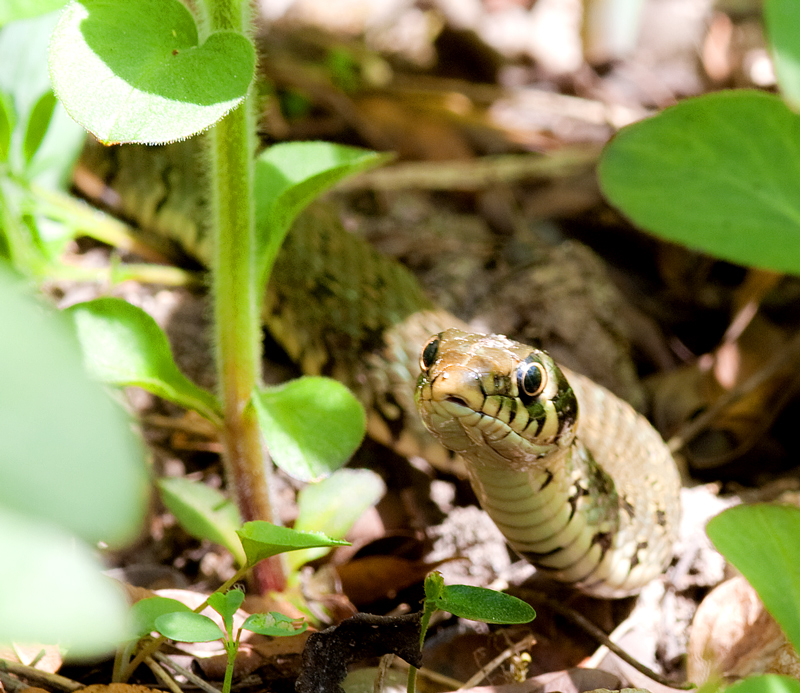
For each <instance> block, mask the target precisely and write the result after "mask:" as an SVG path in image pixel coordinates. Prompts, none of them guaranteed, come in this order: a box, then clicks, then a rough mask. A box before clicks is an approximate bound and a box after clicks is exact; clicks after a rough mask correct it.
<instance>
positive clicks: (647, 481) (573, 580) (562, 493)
mask: <svg viewBox="0 0 800 693" xmlns="http://www.w3.org/2000/svg"><path fill="white" fill-rule="evenodd" d="M192 142H193V141H191V140H189V141H187V142H181V143H175V144H171V145H167V146H164V147H148V148H142V147H134V146H121V147H114V148H105V147H99V146H97V145H92V144H90V145H88V146H87V149H86V150H85V152H84V154H83V156H82V161H81V165H80V167H79V169H78V170H79V171H82V172H84V174H85V173H86V172H89V175H90V177H94V178H96V179H99V180H100V181H101V182H102V185H103V186H104V187H102V193H98V192H97V189H98V188H97V186H96V185H89V186H87V185H81V184H78V187H79V188H80V189H82V190H84V192H87V193H89V196H91V197H94V198H95V199H101V200H104V201H106V202H108V201H109V200H111V201H112V202H113V204H112V205H111V206H112V207H113V211H114V212H115V213H117V214H118V215H120V216H122V217H124V218H128V219H132V220H135V221H136V222H137V223H138V224H139V225H140V226H142V227H143V228H145V229H148V230H149V231H150V232H153V233H155V234H158V235H159V236H161V237H166V238H168V239H171V240H172V241H175V242H177V243H178V244H179V246H180V247H181V248H182V249H183V250H185V251H187V252H189V253H190V254H192V255H194V256H195V257H196V258H197V259H199V260H200V261H201V262H204V263H208V261H209V259H210V242H209V236H208V232H207V230H206V229H205V227H204V224H203V221H202V220H203V219H204V218H206V217H207V214H206V212H205V206H204V205H205V203H204V201H203V197H202V195H201V193H200V192H199V191H200V190H202V187H203V186H202V185H201V180H200V174H199V173H198V169H199V167H198V165H197V164H198V156H199V155H198V150H197V148H196V145H193V144H192ZM77 180H79V179H78V178H77V177H76V181H77ZM84 180H85V178H84ZM91 191H94V192H91ZM532 298H533V299H534V300H535V297H532ZM262 319H263V322H264V324H265V325H266V327H267V328H268V330H269V331H270V332H271V334H272V335H273V337H274V338H275V339H276V341H277V342H278V343H279V344H280V345H281V346H282V347H283V349H284V350H285V351H286V353H287V354H288V356H289V357H290V358H292V359H293V360H294V361H295V362H296V363H297V364H298V365H299V366H300V368H301V369H302V371H304V372H305V373H307V374H313V375H318V374H319V375H328V376H331V377H334V378H337V379H338V380H340V381H342V382H344V383H345V384H346V385H348V387H350V388H351V389H352V390H353V391H354V392H355V394H356V395H357V396H358V397H359V398H360V399H361V401H362V403H363V404H364V405H365V408H366V410H367V412H368V426H367V432H368V434H369V435H370V436H371V437H372V438H374V439H375V440H377V441H379V442H381V443H383V444H385V445H388V446H389V447H391V448H393V449H394V450H395V451H397V452H398V453H399V454H400V455H403V456H406V457H411V456H420V457H423V458H425V459H427V460H428V461H429V462H430V463H431V464H432V465H433V466H434V467H436V468H439V469H445V470H449V471H462V470H463V471H464V472H465V473H466V475H467V476H468V477H469V480H470V483H471V485H472V487H473V489H474V490H475V494H476V496H477V498H478V501H479V502H480V504H481V506H482V507H483V508H484V510H486V512H487V513H488V514H489V516H490V517H491V518H492V520H493V521H494V522H495V524H496V525H497V526H498V528H499V529H500V530H501V532H502V533H503V534H504V536H505V538H506V540H507V542H508V543H509V545H510V546H511V547H512V548H513V549H514V550H516V551H517V552H518V553H519V554H520V555H521V556H523V557H524V558H525V559H527V560H528V561H530V562H531V563H532V564H534V565H535V566H536V568H537V570H541V571H543V572H544V573H546V574H547V575H548V576H550V577H552V578H554V579H556V580H559V581H562V582H566V583H570V584H572V585H574V586H576V587H577V588H578V589H580V590H582V591H583V592H586V593H588V594H591V595H594V596H599V597H608V598H618V597H624V596H627V595H630V594H635V593H636V592H637V591H639V590H640V589H641V588H642V587H643V586H644V585H645V584H647V583H648V582H649V581H651V580H652V579H653V578H655V577H656V576H658V575H659V574H660V573H661V572H662V571H663V570H664V568H665V566H666V565H667V564H668V563H669V561H670V560H671V556H672V546H673V543H674V541H675V535H676V531H677V526H678V522H679V517H680V501H679V491H680V479H679V475H678V472H677V468H676V465H675V462H674V461H673V459H672V457H671V455H670V453H669V451H668V449H667V447H666V446H665V444H664V442H663V440H662V439H661V437H660V436H659V434H658V433H657V432H656V431H655V429H654V428H653V427H652V426H651V425H650V424H649V422H648V421H647V419H645V418H644V417H643V416H641V415H640V414H638V413H637V412H636V411H635V410H634V409H633V408H632V407H631V406H630V405H629V404H627V403H626V402H624V401H623V400H621V399H620V398H618V397H617V396H615V395H614V394H612V393H611V392H609V391H608V390H607V389H605V388H603V387H602V386H600V385H598V384H596V383H594V382H593V381H591V380H589V379H588V378H586V377H585V376H582V375H580V374H578V373H574V372H571V371H569V370H568V369H567V368H559V366H557V365H556V364H555V362H554V361H553V360H552V359H551V358H550V357H549V356H548V355H547V353H546V352H544V351H541V350H539V349H535V348H533V347H529V346H525V345H523V344H520V343H517V342H514V341H512V340H510V339H508V338H506V337H503V336H499V335H479V334H475V333H473V332H472V331H471V330H470V327H469V326H468V325H467V324H466V323H465V322H464V321H462V320H460V319H459V318H457V317H456V316H453V315H451V314H450V313H448V312H446V311H444V310H442V309H440V308H438V307H437V306H435V305H434V304H433V303H432V302H431V300H430V299H429V298H428V297H427V296H426V295H425V293H424V291H423V290H422V288H421V287H420V285H419V283H418V282H417V280H416V278H415V277H414V276H413V274H412V273H411V272H410V271H409V270H408V269H407V268H405V267H404V266H402V265H401V264H400V263H398V262H396V261H394V260H392V259H390V258H387V257H385V256H383V255H381V254H379V253H378V252H377V251H375V250H374V249H373V248H372V247H371V246H370V245H369V244H368V243H366V242H365V241H363V240H362V239H360V238H358V237H357V236H356V235H354V234H352V233H349V232H348V231H347V230H346V229H345V228H344V226H343V224H342V221H341V219H340V215H339V213H338V211H337V210H336V209H335V208H334V207H332V206H331V205H329V204H321V203H317V204H312V205H311V206H310V207H309V208H308V209H307V210H306V211H305V212H304V213H302V214H301V215H300V216H299V217H298V219H297V220H296V221H295V223H294V225H293V228H292V230H291V232H290V233H289V234H288V236H287V238H286V241H285V242H284V245H283V247H282V249H281V252H280V253H279V256H278V258H277V260H276V262H275V265H274V268H273V272H272V275H271V279H270V282H269V285H268V287H267V290H266V296H265V298H264V304H263V310H262ZM432 335H433V336H432Z"/></svg>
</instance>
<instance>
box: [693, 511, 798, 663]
mask: <svg viewBox="0 0 800 693" xmlns="http://www.w3.org/2000/svg"><path fill="white" fill-rule="evenodd" d="M706 531H707V532H708V536H709V537H710V538H711V541H712V542H713V543H714V546H716V547H717V550H718V551H719V552H720V553H721V554H722V555H723V556H725V558H727V559H728V560H729V561H730V562H731V563H732V564H733V565H734V566H736V568H737V569H738V570H739V571H741V573H742V575H744V576H745V577H746V578H747V580H748V581H749V582H750V584H751V585H752V586H753V587H754V588H755V590H756V592H758V596H759V597H761V601H763V602H764V606H765V607H767V611H769V612H770V613H771V614H772V615H773V616H774V617H775V620H776V621H777V622H778V624H779V625H780V626H781V628H782V629H783V632H784V633H786V636H787V637H788V638H789V640H790V641H791V643H792V645H793V646H794V648H795V649H796V650H798V649H800V572H798V571H797V557H798V556H800V508H795V507H790V506H785V505H767V504H758V505H739V506H737V507H735V508H730V509H729V510H726V511H725V512H723V513H721V514H719V515H717V516H716V517H714V518H712V519H711V520H710V521H709V523H708V525H707V526H706Z"/></svg>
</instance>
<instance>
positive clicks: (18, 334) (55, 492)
mask: <svg viewBox="0 0 800 693" xmlns="http://www.w3.org/2000/svg"><path fill="white" fill-rule="evenodd" d="M0 325H2V330H3V334H4V335H7V336H9V337H10V336H13V338H7V339H0V383H2V387H0V460H2V463H0V506H5V507H6V508H8V509H9V510H11V509H13V510H16V511H17V512H20V513H23V514H26V515H29V516H35V517H40V518H43V519H47V520H49V521H51V522H53V523H56V524H60V525H61V526H63V527H65V528H67V529H69V530H70V531H72V532H74V533H76V534H78V535H79V536H81V537H83V538H84V539H86V540H87V541H88V542H92V543H94V542H97V541H105V542H107V543H109V544H114V545H119V544H121V543H123V542H125V541H128V540H130V539H132V538H133V537H134V536H135V534H136V532H137V531H138V528H139V526H140V523H141V521H142V519H143V518H144V512H145V508H146V504H147V494H148V488H149V484H148V479H147V472H146V469H145V465H144V456H143V452H142V447H141V442H140V441H139V439H138V438H137V437H136V436H135V435H134V433H133V431H132V430H131V425H130V420H129V418H128V416H127V415H126V414H125V413H124V412H123V411H122V409H121V408H120V407H119V406H118V405H117V404H116V403H115V402H114V401H113V400H112V399H111V398H110V397H109V396H108V393H107V392H106V391H105V390H104V388H103V387H102V386H101V385H99V384H98V383H96V382H93V381H92V380H90V379H89V378H88V376H87V375H86V372H85V370H84V369H83V367H82V365H81V354H80V350H79V348H78V344H77V343H76V340H75V337H74V334H73V333H72V330H71V329H70V326H69V324H68V322H67V321H66V320H65V319H64V317H63V316H62V315H60V314H58V313H55V312H53V311H50V310H48V309H47V307H46V306H45V305H44V304H43V303H41V302H39V301H36V300H34V299H33V298H31V297H30V296H29V295H27V294H26V293H25V292H24V291H23V289H22V287H21V283H20V281H19V280H18V279H15V278H12V275H11V274H10V273H9V271H8V270H7V269H6V268H5V266H4V265H3V264H2V263H0ZM3 562H5V561H3ZM55 574H57V572H56V573H53V575H55Z"/></svg>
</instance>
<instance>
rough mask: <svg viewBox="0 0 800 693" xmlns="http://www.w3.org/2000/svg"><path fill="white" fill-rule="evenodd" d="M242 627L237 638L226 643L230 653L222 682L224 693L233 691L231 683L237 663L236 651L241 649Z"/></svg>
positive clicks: (227, 650)
mask: <svg viewBox="0 0 800 693" xmlns="http://www.w3.org/2000/svg"><path fill="white" fill-rule="evenodd" d="M241 634H242V629H241V628H240V629H239V632H238V633H237V634H236V640H228V641H227V642H226V643H225V652H226V654H227V655H228V664H227V666H226V667H225V680H224V681H223V682H222V693H231V683H232V682H233V666H234V664H235V663H236V653H237V652H238V651H239V636H240V635H241Z"/></svg>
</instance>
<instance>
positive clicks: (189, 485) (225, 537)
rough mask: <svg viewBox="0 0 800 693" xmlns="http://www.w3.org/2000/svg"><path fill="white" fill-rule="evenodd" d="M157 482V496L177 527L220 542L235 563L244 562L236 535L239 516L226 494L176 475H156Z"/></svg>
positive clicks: (200, 537)
mask: <svg viewBox="0 0 800 693" xmlns="http://www.w3.org/2000/svg"><path fill="white" fill-rule="evenodd" d="M157 484H158V490H159V491H160V492H161V500H162V501H164V505H165V506H167V510H169V511H170V512H171V513H172V514H173V515H174V516H175V519H176V520H178V523H179V524H180V526H181V527H183V528H184V529H185V530H186V531H187V532H188V533H189V534H191V535H192V536H193V537H197V538H198V539H208V540H209V541H213V542H214V543H215V544H222V546H224V547H225V548H226V549H228V551H230V552H231V553H232V554H233V557H234V558H235V559H236V562H237V563H238V564H239V565H243V564H244V561H245V557H244V551H243V550H242V543H241V542H240V541H239V537H237V536H236V530H237V529H239V528H240V527H241V526H242V519H241V516H240V515H239V509H238V508H237V507H236V504H235V503H234V502H233V501H231V500H230V498H226V497H225V496H224V495H223V494H222V493H221V492H220V491H219V490H217V489H215V488H211V487H210V486H206V484H203V483H201V482H199V481H191V480H189V479H186V478H184V477H179V476H178V477H169V478H163V479H159V480H158V482H157Z"/></svg>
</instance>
